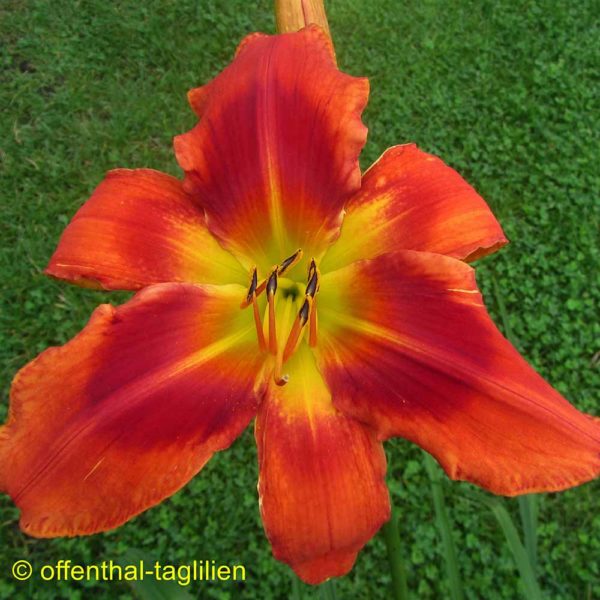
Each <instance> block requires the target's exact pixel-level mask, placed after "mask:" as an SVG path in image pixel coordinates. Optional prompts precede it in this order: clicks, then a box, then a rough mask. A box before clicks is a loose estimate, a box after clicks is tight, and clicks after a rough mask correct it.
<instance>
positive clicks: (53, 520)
mask: <svg viewBox="0 0 600 600" xmlns="http://www.w3.org/2000/svg"><path fill="white" fill-rule="evenodd" d="M367 95H368V83H367V80H366V79H357V78H354V77H350V76H348V75H345V74H343V73H341V72H340V71H339V70H338V69H337V68H336V65H335V61H334V59H333V52H332V47H331V44H330V41H329V39H328V37H327V36H326V35H325V34H324V33H323V32H322V31H321V30H320V29H319V28H318V27H315V26H310V27H307V28H305V29H303V30H301V31H299V32H297V33H292V34H281V35H275V36H267V35H262V34H254V35H251V36H249V37H247V38H246V39H245V40H244V41H243V42H242V44H241V45H240V47H239V49H238V51H237V54H236V57H235V60H234V61H233V62H232V64H231V65H230V66H228V67H227V68H226V69H225V70H224V71H223V72H222V73H221V74H220V75H218V76H217V77H216V78H215V79H214V80H213V81H211V82H210V83H209V84H208V85H206V86H204V87H202V88H199V89H195V90H192V92H190V95H189V98H190V102H191V105H192V107H193V109H194V110H195V111H196V113H197V114H198V116H199V117H200V122H199V124H198V125H197V126H196V127H195V128H194V129H192V130H191V131H190V132H188V133H186V134H184V135H181V136H179V137H177V138H176V139H175V152H176V155H177V159H178V161H179V164H180V165H181V167H182V168H183V170H184V171H185V179H184V181H183V182H180V181H179V180H177V179H175V178H173V177H170V176H168V175H164V174H162V173H158V172H156V171H152V170H147V169H138V170H116V171H112V172H110V173H109V174H108V176H107V177H106V179H105V180H104V181H103V182H102V183H101V184H100V186H99V187H98V188H97V189H96V191H95V192H94V194H93V195H92V197H91V198H90V199H89V200H88V202H87V203H86V204H85V205H84V206H83V207H82V208H81V209H80V210H79V212H78V213H77V214H76V215H75V217H74V219H73V221H72V222H71V223H70V225H69V226H68V227H67V229H66V230H65V232H64V234H63V236H62V238H61V240H60V243H59V245H58V248H57V250H56V252H55V254H54V256H53V257H52V259H51V261H50V264H49V266H48V269H47V272H48V273H49V274H50V275H52V276H54V277H59V278H62V279H66V280H69V281H72V282H74V283H78V284H80V285H85V286H90V285H91V286H96V287H102V288H105V289H128V290H137V289H140V288H144V289H142V290H141V291H140V292H139V293H138V294H137V295H136V296H135V297H134V298H133V299H132V300H131V301H130V302H128V303H126V304H125V305H123V306H121V307H119V308H113V307H111V306H109V305H103V306H100V307H99V308H98V309H97V310H96V311H95V312H94V314H93V316H92V318H91V320H90V322H89V323H88V325H87V326H86V327H85V328H84V329H83V331H82V332H81V333H80V334H79V335H77V336H76V337H75V338H74V339H73V340H71V341H70V342H69V343H67V344H66V345H64V346H62V347H60V348H50V349H48V350H46V351H45V352H43V353H42V354H41V355H40V356H38V357H37V358H36V359H35V360H33V361H32V362H31V363H29V364H28V365H27V366H25V367H24V368H23V369H22V370H21V371H20V372H19V373H18V374H17V376H16V377H15V380H14V383H13V387H12V390H11V406H10V415H9V419H8V422H7V424H6V425H5V426H4V427H3V428H2V429H1V430H0V488H1V489H2V490H4V491H6V492H7V493H9V494H10V495H11V496H12V498H13V499H14V501H15V503H16V504H17V505H18V506H19V508H20V509H21V527H22V528H23V530H24V531H25V532H27V533H29V534H31V535H34V536H39V537H51V536H66V535H78V534H91V533H94V532H98V531H103V530H107V529H111V528H114V527H116V526H118V525H120V524H122V523H124V522H125V521H127V520H128V519H130V518H132V517H133V516H135V515H137V514H139V513H140V512H142V511H144V510H146V509H147V508H149V507H151V506H153V505H154V504H156V503H158V502H160V501H161V500H163V499H164V498H166V497H168V496H169V495H171V494H173V493H174V492H176V491H177V490H178V489H180V488H181V487H182V486H184V485H185V484H186V483H187V482H188V481H189V480H190V478H191V477H193V476H194V475H195V474H196V473H198V471H200V469H201V468H202V467H203V466H204V464H205V463H206V462H207V461H208V460H209V458H210V457H211V456H212V454H213V453H214V452H216V451H218V450H221V449H223V448H226V447H227V446H229V445H230V444H231V443H232V441H233V440H234V439H235V438H236V437H237V436H238V435H239V434H240V433H241V432H242V430H243V429H244V428H245V427H246V426H247V425H248V424H249V422H250V421H251V420H252V418H254V417H256V425H255V433H256V442H257V446H258V458H259V469H260V478H259V486H258V487H259V495H260V510H261V514H262V517H263V521H264V526H265V530H266V533H267V536H268V537H269V540H270V541H271V544H272V546H273V552H274V555H275V556H276V557H277V558H278V559H280V560H282V561H285V562H286V563H288V564H289V565H291V567H292V568H293V569H294V570H295V571H296V573H297V574H298V575H299V576H300V577H301V578H302V579H303V580H304V581H307V582H309V583H319V582H321V581H323V580H325V579H326V578H328V577H332V576H339V575H342V574H344V573H346V572H348V570H349V569H350V568H351V567H352V564H353V563H354V560H355V558H356V555H357V553H358V552H359V550H360V549H361V548H362V546H363V545H364V544H365V543H366V542H367V541H368V540H369V539H370V538H371V537H372V536H373V535H374V533H375V532H376V531H377V530H378V529H379V527H380V526H381V525H382V523H384V522H385V521H386V520H387V519H388V518H389V513H390V506H389V498H388V492H387V488H386V485H385V481H384V476H385V468H386V461H385V455H384V452H383V448H382V440H385V439H386V438H389V437H390V436H403V437H405V438H407V439H409V440H411V441H413V442H415V443H417V444H419V445H420V446H422V447H423V448H424V449H425V450H427V451H428V452H430V453H431V454H433V455H434V456H435V457H436V458H437V460H438V461H439V462H440V463H441V464H442V466H443V467H444V469H445V470H446V472H447V473H448V475H449V476H450V477H452V478H454V479H462V480H467V481H471V482H473V483H476V484H478V485H480V486H482V487H484V488H487V489H488V490H491V491H492V492H495V493H498V494H506V495H513V494H521V493H528V492H541V491H552V490H560V489H564V488H567V487H570V486H574V485H577V484H580V483H582V482H584V481H587V480H590V479H592V478H593V477H595V476H597V475H598V473H599V472H600V426H599V423H598V421H597V420H595V419H593V418H591V417H590V416H588V415H585V414H583V413H580V412H578V411H577V410H576V409H575V408H574V407H573V406H572V405H571V404H569V403H568V402H567V401H566V400H565V399H564V398H562V397H561V396H560V394H559V393H558V392H556V391H555V390H554V389H552V387H550V385H548V384H547V383H546V382H545V381H544V380H543V379H542V378H541V377H540V376H539V375H537V374H536V372H535V371H534V370H533V369H532V368H531V367H529V366H528V365H527V363H526V362H525V361H524V360H523V359H522V358H521V357H520V356H519V354H518V353H517V352H516V350H515V349H514V348H513V347H512V346H511V345H510V344H509V342H508V341H507V340H506V339H505V338H504V337H503V336H502V335H501V334H500V333H499V332H498V330H497V329H496V327H495V326H494V324H493V323H492V321H491V320H490V318H489V316H488V314H487V312H486V310H485V307H484V305H483V302H482V298H481V295H480V293H479V290H478V289H477V286H476V283H475V277H474V272H473V269H472V268H471V267H470V266H468V264H466V262H464V261H469V260H472V259H475V258H478V257H481V256H483V255H485V254H488V253H490V252H493V251H494V250H496V249H497V248H499V247H501V246H502V245H504V244H505V243H506V238H505V237H504V234H503V232H502V230H501V228H500V226H499V224H498V223H497V221H496V219H495V218H494V216H493V215H492V213H491V212H490V210H489V208H488V206H487V205H486V203H485V202H484V200H483V199H482V198H481V197H480V196H479V195H478V194H477V193H476V192H475V190H474V189H473V188H472V187H470V186H469V185H468V184H467V183H466V182H465V181H464V180H463V179H462V178H461V177H460V176H459V175H458V174H457V173H456V172H455V171H453V170H452V169H451V168H449V167H448V166H446V165H445V164H444V163H443V162H442V161H441V160H439V159H438V158H436V157H434V156H431V155H429V154H427V153H425V152H423V151H421V150H419V149H418V148H417V147H416V146H414V145H405V146H397V147H394V148H391V149H389V150H388V151H387V152H385V153H384V154H383V156H382V157H381V158H380V159H379V160H378V161H377V162H376V163H375V164H374V165H373V166H372V167H371V168H370V169H369V170H368V171H367V172H366V173H365V174H364V176H363V178H362V183H361V176H360V170H359V166H358V155H359V153H360V151H361V149H362V146H363V145H364V142H365V140H366V128H365V127H364V125H363V124H362V122H361V118H360V115H361V111H362V109H363V108H364V106H365V104H366V102H367ZM248 271H250V285H249V286H248Z"/></svg>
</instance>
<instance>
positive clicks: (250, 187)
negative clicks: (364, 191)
mask: <svg viewBox="0 0 600 600" xmlns="http://www.w3.org/2000/svg"><path fill="white" fill-rule="evenodd" d="M367 96H368V81H367V80H366V79H357V78H354V77H350V76H348V75H345V74H344V73H341V72H340V71H338V69H337V68H336V66H335V62H334V59H333V57H332V52H331V43H330V40H329V38H328V37H327V35H326V34H325V33H324V32H323V31H322V30H320V29H319V28H318V27H316V26H314V25H313V26H310V27H307V28H305V29H303V30H301V31H299V32H297V33H291V34H281V35H274V36H267V35H262V34H253V35H251V36H249V37H247V38H246V39H245V40H244V41H243V42H242V45H241V46H240V48H239V49H238V52H237V55H236V57H235V59H234V61H233V62H232V63H231V65H230V66H229V67H227V68H226V69H225V70H224V71H223V72H222V73H221V74H220V75H219V76H217V77H216V78H215V79H214V80H213V81H211V82H210V83H209V84H208V85H206V86H204V87H202V88H199V89H198V90H193V91H192V92H191V93H190V95H189V98H190V103H191V104H192V107H193V108H194V110H195V111H196V112H197V113H199V114H201V115H202V120H201V121H200V123H199V124H198V125H197V126H196V127H195V128H194V129H192V130H191V131H190V132H188V133H186V134H184V135H181V136H178V137H177V138H175V152H176V155H177V159H178V161H179V164H180V165H181V167H182V169H184V171H185V173H186V178H185V183H184V185H185V189H186V191H188V192H189V193H190V194H192V195H194V196H195V198H196V199H197V200H198V202H199V203H200V204H201V205H202V206H203V208H204V209H205V211H206V215H207V223H208V227H209V229H210V230H211V231H212V232H213V233H214V234H215V235H216V236H217V237H218V238H219V239H220V240H221V241H222V243H223V244H224V245H225V246H226V247H227V248H228V249H230V250H231V251H233V252H234V253H236V254H237V255H238V256H240V260H243V261H244V263H245V265H246V266H252V265H254V264H258V265H259V270H261V271H262V270H265V271H266V270H267V269H269V268H270V267H271V266H272V265H273V264H277V263H279V261H281V260H282V258H283V257H286V256H289V255H290V254H291V253H292V252H293V251H294V250H296V248H303V249H304V251H305V254H307V255H309V256H318V255H320V254H321V253H322V252H323V251H324V249H325V247H326V246H327V244H328V243H329V241H330V240H331V239H332V238H334V237H335V236H336V235H337V233H338V228H339V225H340V222H341V218H342V209H343V206H344V204H345V202H346V201H347V199H348V198H349V196H350V195H351V194H352V193H353V192H355V191H356V190H357V189H358V188H359V187H360V168H359V165H358V155H359V153H360V150H361V148H362V147H363V145H364V142H365V140H366V132H367V130H366V127H365V126H364V125H363V124H362V122H361V119H360V114H361V112H362V110H363V108H364V106H365V104H366V102H367Z"/></svg>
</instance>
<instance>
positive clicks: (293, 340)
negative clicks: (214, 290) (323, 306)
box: [240, 248, 320, 385]
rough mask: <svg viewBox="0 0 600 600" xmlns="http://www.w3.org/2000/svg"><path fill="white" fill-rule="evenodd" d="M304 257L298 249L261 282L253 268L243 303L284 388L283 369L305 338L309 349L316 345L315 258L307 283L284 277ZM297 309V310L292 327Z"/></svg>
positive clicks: (276, 378) (317, 287)
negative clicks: (262, 304) (263, 300)
mask: <svg viewBox="0 0 600 600" xmlns="http://www.w3.org/2000/svg"><path fill="white" fill-rule="evenodd" d="M302 256H303V253H302V249H300V248H299V249H298V250H296V252H294V253H293V254H292V255H290V256H288V257H287V258H286V259H284V260H283V261H281V263H279V264H278V265H274V266H273V267H271V269H270V270H269V272H268V273H267V275H266V276H265V277H264V278H263V279H262V281H260V283H259V277H258V270H257V268H256V267H253V268H252V269H251V270H250V284H249V286H248V292H247V294H246V296H245V297H244V299H243V300H242V302H241V304H240V308H247V307H249V306H252V312H253V315H254V323H255V326H256V337H257V342H258V348H259V351H260V352H262V353H265V354H271V355H272V356H273V357H274V364H275V368H274V371H273V379H274V381H275V383H276V384H277V385H285V384H286V383H287V382H288V379H289V377H288V375H285V374H283V366H284V365H285V363H286V362H287V361H288V360H289V359H290V358H291V357H292V356H293V355H294V353H295V352H296V349H297V348H298V346H299V345H300V343H301V342H302V339H303V338H304V337H305V335H307V338H308V344H309V346H312V347H314V346H316V345H317V326H318V319H317V294H318V292H319V279H320V272H319V269H318V268H317V264H316V262H315V259H314V258H313V259H311V260H310V263H309V265H308V273H307V276H306V283H294V282H291V281H290V280H289V279H288V278H284V276H285V275H286V274H287V273H288V272H289V271H290V270H291V269H292V268H293V267H294V266H295V265H297V264H298V262H300V260H301V259H302ZM282 284H284V285H282ZM263 293H264V294H265V296H266V305H267V306H266V310H265V311H264V317H261V310H260V307H259V302H258V298H259V296H261V295H262V294H263ZM281 302H283V303H284V305H283V307H281V306H280V307H279V308H280V309H281V308H283V310H279V313H280V314H281V315H282V317H281V318H278V314H279V313H278V311H276V305H277V304H278V303H281ZM294 306H295V307H296V309H297V311H296V314H295V315H294V316H293V320H292V322H291V325H290V316H291V312H292V310H293V307H294ZM278 322H279V329H280V331H278V325H277V324H278ZM281 329H283V331H281ZM265 330H266V331H267V332H268V333H267V335H265ZM282 334H283V335H282Z"/></svg>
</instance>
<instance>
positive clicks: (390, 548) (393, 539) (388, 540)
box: [381, 506, 408, 600]
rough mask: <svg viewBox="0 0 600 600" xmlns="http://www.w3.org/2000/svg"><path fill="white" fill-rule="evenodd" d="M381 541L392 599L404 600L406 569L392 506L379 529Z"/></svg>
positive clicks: (406, 585)
mask: <svg viewBox="0 0 600 600" xmlns="http://www.w3.org/2000/svg"><path fill="white" fill-rule="evenodd" d="M381 532H382V533H383V539H384V540H385V545H386V548H387V554H388V561H389V563H390V573H391V575H392V598H393V599H394V600H406V599H407V598H408V584H407V581H406V569H405V568H404V560H403V556H402V548H401V546H400V532H399V531H398V513H397V511H396V509H395V508H394V507H393V506H392V515H391V517H390V520H389V521H388V522H387V523H386V524H385V525H384V526H383V527H382V528H381Z"/></svg>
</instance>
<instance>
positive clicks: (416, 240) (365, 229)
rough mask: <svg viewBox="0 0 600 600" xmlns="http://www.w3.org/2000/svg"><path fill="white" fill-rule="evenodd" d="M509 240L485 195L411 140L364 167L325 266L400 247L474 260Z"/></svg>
mask: <svg viewBox="0 0 600 600" xmlns="http://www.w3.org/2000/svg"><path fill="white" fill-rule="evenodd" d="M357 240H359V242H358V243H357ZM506 243H507V239H506V238H505V237H504V233H503V232H502V229H501V227H500V225H499V224H498V221H496V219H495V217H494V215H493V214H492V211H491V210H490V208H489V206H488V205H487V204H486V202H485V200H484V199H483V198H482V197H481V196H479V194H478V193H477V192H476V191H475V190H474V189H473V188H472V187H471V186H470V185H469V184H468V183H467V182H466V181H465V180H464V179H463V178H462V177H461V176H460V175H459V174H458V173H457V172H456V171H455V170H454V169H451V168H450V167H448V166H447V165H445V164H444V163H443V162H442V161H441V160H440V159H439V158H437V157H435V156H432V155H431V154H427V153H425V152H422V151H421V150H419V149H418V148H417V147H416V146H415V145H414V144H407V145H405V146H394V147H393V148H390V149H388V150H386V152H384V154H383V155H382V156H381V158H380V159H379V160H378V161H377V162H376V163H375V164H374V165H372V166H371V168H370V169H369V170H368V171H367V172H366V173H365V175H364V177H363V182H362V188H361V190H360V192H358V193H357V194H356V195H355V196H354V197H353V198H352V199H351V201H350V203H349V205H348V207H347V215H346V217H345V219H344V223H343V226H342V233H341V236H340V239H339V240H338V241H337V242H336V243H335V244H334V245H333V246H332V248H331V249H330V250H329V252H328V253H327V255H326V257H325V259H324V262H323V264H322V265H321V268H322V270H323V271H327V270H333V269H336V268H339V267H342V266H344V265H347V264H350V263H351V262H353V261H355V260H359V259H365V258H374V257H375V256H378V255H379V254H383V253H384V252H393V251H395V250H423V251H427V252H437V253H439V254H446V255H448V256H453V257H454V258H460V259H461V260H467V261H469V260H475V259H476V258H480V257H482V256H485V255H486V254H490V253H491V252H494V251H495V250H497V249H498V248H500V247H501V246H503V245H504V244H506Z"/></svg>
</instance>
